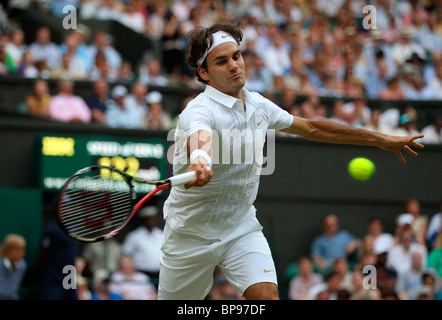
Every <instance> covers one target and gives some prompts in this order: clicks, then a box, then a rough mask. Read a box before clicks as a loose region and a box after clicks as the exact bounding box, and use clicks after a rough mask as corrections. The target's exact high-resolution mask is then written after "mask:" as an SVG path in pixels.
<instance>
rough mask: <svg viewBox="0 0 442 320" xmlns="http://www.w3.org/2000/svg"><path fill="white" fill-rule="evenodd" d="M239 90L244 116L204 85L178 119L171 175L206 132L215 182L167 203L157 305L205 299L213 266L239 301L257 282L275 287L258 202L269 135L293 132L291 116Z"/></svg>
mask: <svg viewBox="0 0 442 320" xmlns="http://www.w3.org/2000/svg"><path fill="white" fill-rule="evenodd" d="M242 90H243V94H244V101H245V104H246V110H244V105H243V102H242V101H241V100H240V99H236V98H234V97H232V96H229V95H226V94H224V93H222V92H220V91H218V90H216V89H215V88H213V87H211V86H206V89H205V91H204V92H202V93H200V94H199V95H198V96H197V97H196V98H195V99H194V100H192V101H191V102H189V103H188V105H187V107H186V108H185V109H184V111H183V112H182V113H181V115H180V117H179V122H178V126H177V129H176V131H175V136H174V139H175V146H174V148H175V149H174V163H173V171H174V175H176V174H179V173H183V172H185V171H186V170H187V168H188V156H187V141H188V137H189V136H190V135H191V134H192V133H195V132H198V131H200V130H205V131H208V132H210V133H211V134H212V161H213V165H212V170H213V177H212V179H211V181H210V182H209V183H208V184H206V185H205V186H203V187H201V188H197V187H195V188H190V189H185V188H184V186H176V187H174V188H172V190H171V191H170V194H169V197H168V199H167V200H166V202H165V204H164V209H163V212H164V218H165V220H166V226H165V230H164V240H163V245H162V247H161V251H162V255H161V271H160V281H159V290H158V299H160V300H163V299H204V298H205V297H206V296H207V294H208V293H209V291H210V288H211V287H212V285H213V271H214V269H215V267H216V266H219V267H220V268H221V269H222V271H223V273H224V275H225V276H226V279H227V280H228V281H229V282H230V283H231V285H232V286H233V287H234V288H235V289H236V290H237V292H238V293H239V294H240V295H243V294H244V292H245V290H246V289H247V288H248V287H249V286H251V285H253V284H256V283H261V282H271V283H275V284H277V277H276V269H275V265H274V262H273V258H272V255H271V252H270V247H269V245H268V243H267V240H266V238H265V237H264V234H263V233H262V231H261V230H262V226H261V225H260V223H259V222H258V220H257V219H256V213H255V211H256V210H255V207H254V206H253V202H254V201H255V198H256V195H257V193H258V185H259V174H260V172H261V167H262V158H261V157H262V152H263V147H264V142H265V134H266V133H267V129H276V130H280V129H284V128H288V127H289V126H290V125H291V124H292V122H293V116H292V115H290V114H289V113H288V112H287V111H285V110H283V109H281V108H279V107H278V106H277V105H275V104H274V103H272V102H271V101H270V100H268V99H265V98H264V97H262V96H261V95H260V94H258V93H254V92H249V91H247V90H246V89H244V88H243V89H242ZM234 133H237V135H236V136H235V135H234ZM243 133H244V135H243ZM232 140H233V142H232ZM243 150H244V152H242V151H243ZM267 156H268V155H267Z"/></svg>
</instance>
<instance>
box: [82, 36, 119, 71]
mask: <svg viewBox="0 0 442 320" xmlns="http://www.w3.org/2000/svg"><path fill="white" fill-rule="evenodd" d="M99 53H102V54H103V55H104V58H105V59H104V60H105V61H106V62H107V63H108V66H109V72H110V73H113V74H114V73H117V72H118V70H119V69H120V67H121V63H122V57H121V54H120V53H119V52H118V51H117V50H116V49H115V48H114V47H113V46H112V37H111V36H110V35H109V34H108V33H106V32H105V31H102V30H99V31H97V32H96V33H95V34H94V39H93V43H92V44H90V45H89V46H88V54H89V59H90V60H91V61H95V59H96V56H97V55H98V54H99Z"/></svg>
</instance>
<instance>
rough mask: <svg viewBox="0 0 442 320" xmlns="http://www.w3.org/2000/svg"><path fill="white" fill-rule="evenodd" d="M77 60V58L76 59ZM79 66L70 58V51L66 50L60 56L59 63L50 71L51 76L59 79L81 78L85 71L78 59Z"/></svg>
mask: <svg viewBox="0 0 442 320" xmlns="http://www.w3.org/2000/svg"><path fill="white" fill-rule="evenodd" d="M77 62H78V60H77ZM80 64H81V66H78V64H77V63H76V62H74V61H73V60H72V53H70V52H66V53H64V54H63V55H62V57H61V65H60V66H59V67H58V68H54V69H52V71H51V77H52V78H54V79H59V80H83V79H86V76H87V73H86V70H85V68H84V66H83V64H82V63H81V61H80Z"/></svg>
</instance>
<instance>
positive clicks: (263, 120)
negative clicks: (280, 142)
mask: <svg viewBox="0 0 442 320" xmlns="http://www.w3.org/2000/svg"><path fill="white" fill-rule="evenodd" d="M263 121H264V119H262V120H261V121H260V122H258V123H257V124H256V125H257V126H258V127H259V125H260V124H261V123H262V122H263Z"/></svg>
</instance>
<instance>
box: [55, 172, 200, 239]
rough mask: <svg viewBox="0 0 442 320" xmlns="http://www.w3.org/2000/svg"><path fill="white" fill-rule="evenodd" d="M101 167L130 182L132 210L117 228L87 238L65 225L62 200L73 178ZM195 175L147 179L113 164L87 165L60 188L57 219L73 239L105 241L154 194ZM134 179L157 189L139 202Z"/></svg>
mask: <svg viewBox="0 0 442 320" xmlns="http://www.w3.org/2000/svg"><path fill="white" fill-rule="evenodd" d="M99 169H109V170H111V171H115V172H117V173H119V174H120V175H121V176H122V177H123V178H124V180H125V182H126V183H127V184H128V186H129V190H130V196H131V199H132V201H131V203H130V210H129V211H128V212H129V214H128V215H127V218H126V219H125V220H123V222H122V223H121V225H120V226H119V227H118V228H117V229H116V230H113V231H111V232H109V233H107V234H105V235H102V236H99V237H96V238H86V237H82V236H79V235H77V234H75V233H72V232H70V231H69V230H68V228H66V227H65V225H64V223H63V221H62V219H61V217H60V207H61V200H62V198H63V197H62V195H63V193H64V190H65V189H66V188H67V187H68V186H69V184H70V183H71V181H72V180H74V179H76V178H77V177H78V176H80V175H82V174H84V173H87V172H92V171H94V170H99ZM194 176H195V172H194V171H191V172H187V173H184V174H181V175H178V176H176V177H171V178H169V179H165V180H146V179H142V178H138V177H133V176H131V175H129V174H127V173H125V172H122V171H121V170H118V169H116V168H115V167H111V166H103V165H92V166H89V167H85V168H83V169H80V170H78V171H77V172H75V173H74V174H73V175H72V176H71V177H69V178H68V179H67V180H66V181H65V183H64V184H63V185H62V187H61V188H60V191H59V193H58V199H57V206H56V211H57V214H56V215H57V220H58V222H59V224H60V226H61V227H62V229H63V230H64V231H65V232H66V233H67V234H68V235H69V236H70V237H71V238H73V239H75V240H78V241H81V242H99V241H103V240H106V239H109V238H111V237H113V236H115V235H116V234H117V233H119V232H120V231H121V230H122V229H123V228H124V227H126V225H127V224H128V223H129V221H130V220H131V219H132V217H133V216H134V215H135V213H136V212H137V211H138V210H139V209H140V208H141V207H142V206H143V204H144V203H145V202H146V201H147V200H148V199H150V198H151V197H152V196H153V195H155V194H156V193H158V192H160V191H161V190H164V189H167V188H170V187H171V186H175V185H180V184H183V183H186V182H188V181H190V180H191V179H190V178H191V177H194ZM132 181H135V182H139V183H146V184H150V185H154V186H155V189H154V190H152V191H151V192H149V193H148V194H147V195H145V196H144V197H143V198H141V199H140V200H139V201H138V202H136V200H137V197H138V195H137V193H136V192H135V190H134V186H133V184H132Z"/></svg>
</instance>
